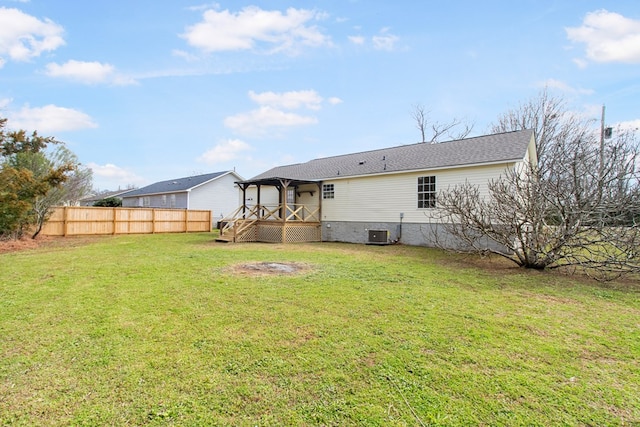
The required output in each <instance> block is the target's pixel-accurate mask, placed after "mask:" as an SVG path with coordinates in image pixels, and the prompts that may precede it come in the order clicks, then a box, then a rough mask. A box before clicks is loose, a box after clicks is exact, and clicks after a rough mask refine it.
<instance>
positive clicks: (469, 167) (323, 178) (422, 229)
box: [239, 130, 537, 245]
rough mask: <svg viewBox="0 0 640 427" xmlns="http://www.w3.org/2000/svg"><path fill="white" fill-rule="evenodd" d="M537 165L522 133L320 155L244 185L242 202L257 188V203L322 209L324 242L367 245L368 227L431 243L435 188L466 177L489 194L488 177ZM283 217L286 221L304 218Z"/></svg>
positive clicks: (528, 133)
mask: <svg viewBox="0 0 640 427" xmlns="http://www.w3.org/2000/svg"><path fill="white" fill-rule="evenodd" d="M536 162H537V155H536V149H535V135H534V132H533V131H532V130H524V131H518V132H507V133H500V134H493V135H486V136H480V137H474V138H467V139H463V140H457V141H450V142H443V143H439V144H427V143H419V144H410V145H403V146H398V147H392V148H386V149H380V150H373V151H367V152H361V153H353V154H347V155H343V156H335V157H327V158H321V159H315V160H311V161H309V162H306V163H301V164H295V165H287V166H280V167H276V168H273V169H271V170H268V171H266V172H264V173H262V174H260V175H257V176H256V177H254V178H251V179H249V180H247V181H243V182H239V184H240V187H241V190H242V192H243V194H245V199H246V194H248V191H249V189H252V188H253V187H254V186H255V187H257V188H258V196H257V199H258V200H257V201H255V203H254V204H259V205H263V206H267V205H268V206H278V205H280V206H282V205H283V204H284V208H281V211H282V212H285V211H287V209H289V206H296V207H297V206H301V205H304V206H310V207H311V208H310V209H307V211H313V210H314V209H315V207H318V215H317V219H316V220H317V221H318V227H320V230H321V231H320V235H321V240H323V241H343V242H354V243H367V242H369V239H370V230H382V231H384V232H385V236H386V237H387V238H386V242H400V243H405V244H413V245H431V244H433V243H434V242H433V241H430V238H429V236H428V234H429V233H431V232H432V231H433V230H434V229H436V232H437V229H438V220H437V218H438V217H439V215H438V206H437V198H436V195H437V192H439V191H442V190H446V189H447V188H449V187H452V186H455V185H458V184H463V183H465V182H469V183H471V184H473V185H477V186H478V187H479V190H480V193H481V194H487V189H488V183H489V182H490V181H491V180H493V179H497V178H499V177H500V176H501V175H503V174H504V173H505V171H507V170H509V169H513V168H518V167H522V165H524V164H526V163H532V164H535V163H536ZM274 189H275V190H274ZM285 198H286V204H285ZM270 210H271V211H272V210H273V209H272V208H270ZM256 219H257V220H261V219H266V218H256ZM279 219H280V220H281V221H282V223H283V226H284V224H286V222H287V221H289V220H290V219H293V220H294V221H300V220H301V219H303V218H300V217H299V216H295V217H291V216H289V217H287V216H286V215H284V216H282V217H281V218H279ZM263 224H266V222H264V221H263ZM259 225H260V224H259V223H258V225H257V226H259ZM427 229H429V230H427ZM257 234H259V233H257Z"/></svg>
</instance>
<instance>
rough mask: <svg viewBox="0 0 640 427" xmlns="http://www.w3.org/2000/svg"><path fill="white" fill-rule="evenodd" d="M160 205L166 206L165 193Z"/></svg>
mask: <svg viewBox="0 0 640 427" xmlns="http://www.w3.org/2000/svg"><path fill="white" fill-rule="evenodd" d="M162 206H167V195H166V194H163V195H162Z"/></svg>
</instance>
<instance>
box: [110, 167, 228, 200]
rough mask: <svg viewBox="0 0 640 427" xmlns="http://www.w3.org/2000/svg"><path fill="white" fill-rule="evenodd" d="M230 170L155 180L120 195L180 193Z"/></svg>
mask: <svg viewBox="0 0 640 427" xmlns="http://www.w3.org/2000/svg"><path fill="white" fill-rule="evenodd" d="M228 173H233V172H232V171H223V172H214V173H207V174H204V175H196V176H187V177H184V178H177V179H169V180H167V181H160V182H156V183H154V184H151V185H147V186H146V187H142V188H138V189H136V190H131V191H129V192H128V193H125V194H122V196H121V197H135V196H145V195H150V194H163V193H180V192H184V191H188V190H191V189H192V188H194V187H197V186H199V185H202V184H204V183H206V182H209V181H211V180H214V179H216V178H219V177H221V176H223V175H226V174H228Z"/></svg>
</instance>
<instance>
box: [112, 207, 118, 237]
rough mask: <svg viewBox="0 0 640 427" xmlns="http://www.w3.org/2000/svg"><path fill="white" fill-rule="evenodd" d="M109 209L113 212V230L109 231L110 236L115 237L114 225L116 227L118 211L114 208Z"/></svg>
mask: <svg viewBox="0 0 640 427" xmlns="http://www.w3.org/2000/svg"><path fill="white" fill-rule="evenodd" d="M111 209H112V210H113V230H111V234H112V235H114V236H115V234H116V225H117V221H116V217H117V215H118V211H117V210H116V208H115V207H113V208H111Z"/></svg>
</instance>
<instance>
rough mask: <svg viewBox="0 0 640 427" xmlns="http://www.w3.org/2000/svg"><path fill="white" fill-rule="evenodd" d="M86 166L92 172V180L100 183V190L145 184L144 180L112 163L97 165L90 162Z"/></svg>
mask: <svg viewBox="0 0 640 427" xmlns="http://www.w3.org/2000/svg"><path fill="white" fill-rule="evenodd" d="M87 166H88V167H89V168H90V169H91V170H92V171H93V176H94V180H95V181H99V182H100V186H99V187H101V188H115V187H120V188H126V187H127V186H129V185H135V186H140V185H144V184H145V183H146V180H145V179H144V178H142V177H140V176H138V175H136V174H135V173H133V172H131V171H130V170H127V169H124V168H121V167H119V166H116V165H114V164H112V163H107V164H105V165H99V164H97V163H92V162H91V163H88V164H87Z"/></svg>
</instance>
